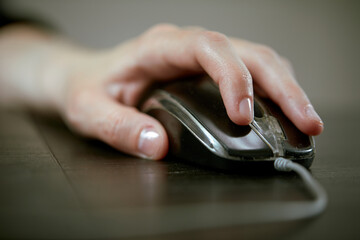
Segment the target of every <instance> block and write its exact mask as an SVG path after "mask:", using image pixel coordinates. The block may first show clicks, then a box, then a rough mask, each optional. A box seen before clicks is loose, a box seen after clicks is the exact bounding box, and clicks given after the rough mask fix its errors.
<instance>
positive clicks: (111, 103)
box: [66, 90, 168, 159]
mask: <svg viewBox="0 0 360 240" xmlns="http://www.w3.org/2000/svg"><path fill="white" fill-rule="evenodd" d="M68 105H69V107H68V111H67V113H66V118H67V120H68V122H69V124H70V126H71V127H73V128H74V129H75V130H76V131H78V132H80V133H82V134H84V135H86V136H89V137H94V138H97V139H100V140H102V141H104V142H106V143H108V144H109V145H111V146H113V147H114V148H116V149H118V150H120V151H123V152H125V153H128V154H131V155H135V156H140V157H144V158H149V159H161V158H163V157H164V156H165V155H166V153H167V151H168V140H167V135H166V132H165V130H164V128H163V127H162V125H161V124H160V123H159V122H158V121H157V120H155V119H153V118H152V117H150V116H148V115H146V114H143V113H140V112H138V111H137V110H136V109H135V108H132V107H127V106H124V105H121V104H119V103H117V102H116V101H115V100H113V99H111V98H110V97H108V96H106V95H105V94H104V93H100V92H99V91H95V90H80V91H78V92H77V93H75V94H73V97H72V98H71V100H70V101H69V104H68Z"/></svg>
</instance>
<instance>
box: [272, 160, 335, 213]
mask: <svg viewBox="0 0 360 240" xmlns="http://www.w3.org/2000/svg"><path fill="white" fill-rule="evenodd" d="M274 168H275V169H276V170H278V171H285V172H290V171H294V172H296V173H297V174H298V175H299V176H300V177H301V179H302V180H303V181H304V183H305V185H306V186H307V188H308V189H309V190H310V192H311V193H312V194H313V196H314V197H315V200H314V201H312V202H310V203H308V204H306V205H302V206H299V209H298V210H299V211H302V213H303V214H302V215H303V217H304V218H305V217H312V216H316V215H318V214H320V213H321V212H323V211H324V210H325V208H326V205H327V202H328V199H327V194H326V192H325V190H324V188H323V187H322V186H321V185H320V184H319V182H318V181H316V180H315V179H314V178H313V177H312V176H311V174H310V173H309V171H308V170H307V169H306V168H305V167H303V166H302V165H300V164H298V163H295V162H293V161H291V160H288V159H285V158H281V157H280V158H277V159H276V160H275V162H274ZM293 212H296V209H293ZM306 214H307V215H306Z"/></svg>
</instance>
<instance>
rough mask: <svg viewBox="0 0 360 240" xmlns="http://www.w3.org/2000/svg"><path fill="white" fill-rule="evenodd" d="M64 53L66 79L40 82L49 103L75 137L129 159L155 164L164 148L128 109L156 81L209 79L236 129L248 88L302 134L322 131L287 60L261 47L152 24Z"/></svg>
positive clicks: (247, 108) (161, 138)
mask: <svg viewBox="0 0 360 240" xmlns="http://www.w3.org/2000/svg"><path fill="white" fill-rule="evenodd" d="M71 50H72V53H71V54H68V55H69V57H62V58H60V59H62V60H63V62H67V59H69V61H68V62H69V64H64V65H65V66H69V67H64V68H65V69H66V70H67V71H65V72H66V74H62V75H65V76H66V77H64V78H63V79H62V80H58V81H55V80H53V79H50V78H49V80H47V79H45V80H44V85H46V86H47V87H44V88H45V89H48V90H49V91H47V92H48V94H49V96H48V98H49V102H53V103H55V104H54V106H56V108H57V110H58V111H59V112H60V113H61V114H62V115H63V118H64V119H65V120H66V122H67V123H68V125H69V126H70V127H71V128H73V129H74V130H75V131H77V132H80V133H81V134H84V135H86V136H89V137H94V138H98V139H101V140H102V141H104V142H106V143H108V144H110V145H111V146H113V147H114V148H116V149H118V150H120V151H123V152H126V153H129V154H132V155H136V156H141V157H146V158H150V159H161V158H163V157H164V156H165V155H166V153H167V150H168V139H167V135H166V132H165V130H164V128H163V127H162V125H161V124H160V123H159V122H158V121H157V120H155V119H153V118H152V117H150V116H148V115H146V114H143V113H141V112H139V111H138V110H137V109H136V108H135V106H136V104H137V102H138V100H139V98H140V97H141V95H142V93H143V92H144V91H145V90H146V89H147V88H148V87H149V86H150V85H151V84H153V83H154V82H156V81H169V80H172V79H175V78H178V77H181V76H185V75H191V74H199V73H207V74H208V75H210V76H211V77H212V79H214V81H215V83H216V84H218V85H219V89H220V92H221V96H222V98H223V101H224V104H225V107H226V110H227V113H228V115H229V117H230V119H231V120H232V121H233V122H234V123H236V124H240V125H246V124H249V123H250V122H251V121H252V118H253V88H254V89H255V91H257V92H258V93H259V94H261V95H264V96H266V97H269V98H271V99H272V100H273V101H274V102H275V103H277V104H278V105H279V106H280V107H281V109H282V110H283V112H284V113H285V114H286V115H287V116H288V118H289V119H290V120H291V121H292V122H293V123H294V124H295V125H296V126H297V127H298V128H299V129H300V130H301V131H302V132H304V133H306V134H308V135H318V134H320V133H321V132H322V130H323V123H322V121H321V119H320V118H319V116H318V115H317V114H316V112H315V111H314V108H313V107H312V105H311V104H310V101H309V99H308V98H307V97H306V95H305V93H304V91H303V90H302V89H301V88H300V86H299V85H298V83H297V81H296V80H295V78H294V75H293V71H292V68H291V66H290V64H289V62H288V61H287V60H285V59H284V58H282V57H280V56H279V55H278V54H277V53H276V52H274V51H273V50H272V49H270V48H269V47H266V46H263V45H259V44H255V43H251V42H247V41H244V40H239V39H233V38H228V37H226V36H224V35H223V34H220V33H217V32H211V31H207V30H204V29H201V28H193V27H192V28H183V29H182V28H178V27H176V26H173V25H158V26H155V27H153V28H151V29H150V30H148V31H147V32H145V33H144V34H142V35H141V36H139V37H138V38H136V39H133V40H131V41H129V42H126V43H124V44H121V45H119V46H117V47H116V48H114V49H111V50H108V51H102V52H86V53H84V52H83V51H79V50H77V49H71ZM74 52H75V55H76V56H80V57H73V55H74ZM63 55H64V54H62V56H63ZM70 55H71V57H70ZM74 59H76V61H74ZM70 63H71V64H70ZM60 79H61V78H60Z"/></svg>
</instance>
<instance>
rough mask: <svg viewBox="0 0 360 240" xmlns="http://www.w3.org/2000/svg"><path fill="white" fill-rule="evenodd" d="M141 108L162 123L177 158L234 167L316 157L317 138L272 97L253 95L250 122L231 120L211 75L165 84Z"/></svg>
mask: <svg viewBox="0 0 360 240" xmlns="http://www.w3.org/2000/svg"><path fill="white" fill-rule="evenodd" d="M140 109H141V110H142V111H143V112H145V113H147V114H149V115H151V116H153V117H154V118H156V119H158V120H159V121H160V122H161V124H162V125H163V126H164V128H165V129H166V132H167V134H168V138H169V153H170V154H171V155H172V156H175V157H176V159H180V160H184V161H187V162H190V163H194V164H198V165H202V166H206V167H211V168H216V169H222V170H230V171H237V170H242V169H245V168H252V167H255V168H257V167H259V165H261V167H273V163H274V161H275V159H276V158H279V157H283V158H287V159H290V160H292V161H296V162H298V163H300V164H302V165H303V166H305V167H307V168H309V167H310V165H311V163H312V161H313V159H314V155H315V143H314V139H313V137H310V136H307V135H305V134H304V133H302V132H301V131H300V130H298V129H297V128H296V127H295V125H293V124H292V122H291V121H290V120H289V119H288V118H287V117H286V116H285V115H284V114H283V113H282V111H281V109H280V108H279V107H277V106H276V105H275V104H274V103H273V102H271V101H270V100H269V99H263V98H260V97H258V96H256V95H255V97H254V120H253V121H252V123H251V124H250V125H247V126H240V125H237V124H235V123H233V122H232V121H231V120H230V119H229V117H228V115H227V113H226V109H225V106H224V103H223V101H222V98H221V95H220V91H219V89H218V87H217V85H216V84H214V82H213V80H212V79H211V78H210V77H209V76H201V77H192V78H187V79H181V80H179V81H174V82H171V83H167V84H164V85H162V86H161V87H158V88H156V89H154V90H153V91H152V92H151V93H150V94H149V95H148V96H147V97H146V99H145V100H144V101H143V102H142V104H141V105H140Z"/></svg>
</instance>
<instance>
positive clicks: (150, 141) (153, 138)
mask: <svg viewBox="0 0 360 240" xmlns="http://www.w3.org/2000/svg"><path fill="white" fill-rule="evenodd" d="M160 141H161V139H160V134H159V133H157V132H156V131H155V129H153V128H144V129H143V130H142V131H141V133H140V138H139V143H138V148H139V151H140V156H141V157H143V158H148V159H153V158H154V156H155V154H156V153H157V151H158V148H159V144H161V143H160Z"/></svg>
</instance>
